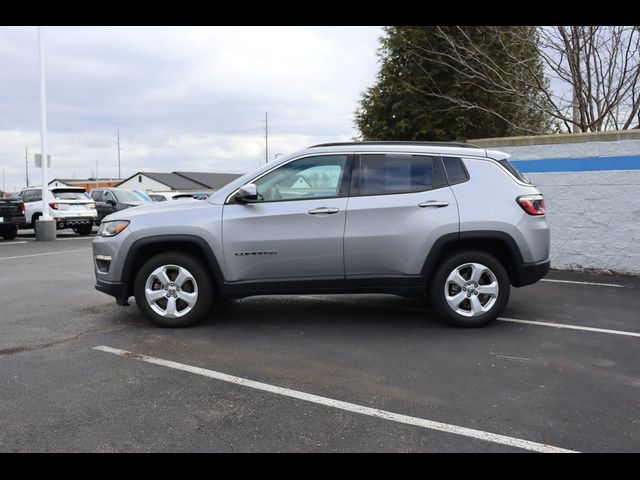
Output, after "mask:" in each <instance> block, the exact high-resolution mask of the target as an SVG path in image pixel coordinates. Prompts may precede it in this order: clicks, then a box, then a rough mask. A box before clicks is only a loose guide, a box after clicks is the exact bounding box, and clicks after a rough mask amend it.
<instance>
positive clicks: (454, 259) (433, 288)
mask: <svg viewBox="0 0 640 480" xmlns="http://www.w3.org/2000/svg"><path fill="white" fill-rule="evenodd" d="M467 263H477V264H482V265H484V266H486V267H487V268H488V269H489V270H490V271H491V272H492V273H493V275H494V276H495V279H496V281H497V283H498V294H497V298H496V299H495V301H494V302H493V305H492V306H491V307H490V309H489V310H488V311H487V312H486V313H483V314H480V315H477V316H473V317H468V316H465V315H463V314H460V313H458V312H456V311H454V310H453V308H451V307H450V306H449V304H448V303H447V299H446V297H445V285H446V283H447V278H448V277H449V274H450V273H452V272H453V271H454V270H455V269H456V268H457V267H459V266H461V265H464V264H467ZM463 278H464V277H463ZM487 278H488V277H483V279H485V280H484V281H486V279H487ZM429 283H430V287H429V297H430V299H431V303H432V305H433V308H434V309H435V311H436V313H437V314H438V316H439V317H441V318H442V319H443V320H445V321H446V322H447V323H449V324H450V325H453V326H456V327H467V328H477V327H484V326H485V325H488V324H489V323H491V322H493V321H494V320H495V319H496V318H498V316H500V314H501V313H502V312H503V311H504V309H505V307H506V306H507V303H508V302H509V294H510V289H511V285H510V282H509V275H508V274H507V271H506V270H505V268H504V266H503V265H502V264H501V263H500V262H499V261H498V260H497V259H496V258H495V257H493V256H492V255H489V254H487V253H485V252H482V251H476V250H472V251H468V252H460V253H456V254H453V255H452V256H450V257H448V258H447V259H445V260H444V261H443V262H442V263H441V264H440V265H439V266H438V268H437V270H436V272H435V273H434V275H433V277H432V279H431V281H430V282H429ZM448 288H454V289H455V286H453V285H451V287H448ZM471 288H473V285H472V286H471ZM453 293H456V291H455V290H453V292H451V291H450V295H453ZM471 295H473V294H471ZM478 298H482V299H483V300H484V301H485V305H488V302H489V300H485V298H489V297H483V295H479V296H478ZM463 302H464V300H463ZM467 302H468V301H467ZM461 305H462V306H463V308H462V310H465V308H468V310H469V311H470V310H471V305H470V304H469V303H466V304H464V303H463V304H461Z"/></svg>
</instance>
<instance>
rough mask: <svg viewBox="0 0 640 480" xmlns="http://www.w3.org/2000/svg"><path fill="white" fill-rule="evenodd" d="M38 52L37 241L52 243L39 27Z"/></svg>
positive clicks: (45, 96)
mask: <svg viewBox="0 0 640 480" xmlns="http://www.w3.org/2000/svg"><path fill="white" fill-rule="evenodd" d="M38 52H39V56H40V149H41V152H40V154H41V159H42V216H41V217H40V218H39V219H38V220H37V221H36V224H35V225H34V228H35V230H36V240H41V241H50V240H55V239H56V224H55V222H54V221H53V219H52V218H51V215H49V203H48V200H49V199H48V197H47V192H48V191H49V188H48V187H49V185H48V183H47V159H48V155H47V88H46V82H45V69H44V47H43V44H42V33H41V31H40V27H38Z"/></svg>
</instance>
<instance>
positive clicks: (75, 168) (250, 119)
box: [0, 27, 382, 191]
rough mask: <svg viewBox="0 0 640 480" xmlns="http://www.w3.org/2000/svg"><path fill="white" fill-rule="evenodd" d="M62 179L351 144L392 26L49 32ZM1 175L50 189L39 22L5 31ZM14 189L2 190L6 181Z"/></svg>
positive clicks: (53, 142) (220, 165) (230, 163)
mask: <svg viewBox="0 0 640 480" xmlns="http://www.w3.org/2000/svg"><path fill="white" fill-rule="evenodd" d="M43 33H44V41H45V58H46V73H47V107H48V122H49V151H50V153H51V155H52V157H53V164H54V165H53V168H52V169H51V171H50V177H51V178H54V177H61V178H73V177H75V178H86V177H88V176H90V175H92V174H93V173H94V171H95V168H96V167H95V165H96V161H97V162H98V173H99V175H100V176H101V177H103V176H107V177H108V176H115V177H117V174H118V161H117V147H116V131H117V130H119V131H120V142H121V148H122V150H121V162H122V176H123V177H127V176H129V175H131V174H133V173H135V172H136V171H139V170H148V171H172V170H191V171H218V172H245V171H248V170H251V169H253V168H255V167H257V166H258V165H260V164H261V162H262V163H263V162H264V161H265V159H264V157H265V141H264V113H265V111H268V112H269V157H270V159H273V158H274V155H275V154H276V153H284V154H287V153H292V152H294V151H296V150H298V149H301V148H304V147H306V146H308V145H311V144H313V143H318V142H326V141H341V140H342V141H344V140H350V139H351V137H353V136H354V135H355V134H356V131H355V129H354V127H353V111H354V110H355V108H356V106H357V103H358V100H359V98H360V93H361V92H362V91H363V90H365V89H366V88H367V87H368V86H370V85H371V84H372V83H373V82H374V78H375V74H376V72H377V68H378V65H377V58H376V49H377V46H378V41H377V40H378V37H379V36H380V35H381V34H382V29H381V27H202V28H197V27H175V28H169V27H45V28H44V29H43ZM0 65H1V66H2V67H1V68H0V168H3V167H4V169H5V174H6V188H7V190H8V191H13V190H15V189H16V188H21V187H23V186H24V183H25V165H24V164H25V161H24V155H25V147H28V149H29V152H30V154H29V156H30V169H29V177H30V183H33V182H34V180H37V181H38V183H40V180H39V179H40V170H39V169H35V168H34V167H33V157H32V155H31V154H32V152H36V151H39V150H40V91H39V77H38V43H37V29H36V27H0ZM0 188H1V185H0Z"/></svg>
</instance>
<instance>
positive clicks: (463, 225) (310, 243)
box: [93, 142, 550, 327]
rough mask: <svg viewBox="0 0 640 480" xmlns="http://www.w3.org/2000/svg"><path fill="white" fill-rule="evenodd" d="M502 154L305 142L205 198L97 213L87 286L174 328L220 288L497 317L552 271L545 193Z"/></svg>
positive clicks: (474, 319)
mask: <svg viewBox="0 0 640 480" xmlns="http://www.w3.org/2000/svg"><path fill="white" fill-rule="evenodd" d="M508 157H509V156H508V155H507V154H505V153H502V152H498V151H492V150H485V149H482V148H478V147H475V146H473V145H468V144H452V143H436V142H358V143H332V144H323V145H315V146H312V147H309V148H307V149H305V150H302V151H300V152H297V153H295V154H293V155H289V156H287V157H284V158H280V159H278V160H277V161H275V162H273V163H269V164H267V165H264V166H263V167H261V168H259V169H258V170H256V171H254V172H251V173H248V174H246V175H244V176H242V177H240V178H238V179H237V180H235V181H233V182H232V183H230V184H228V185H227V186H225V187H223V188H221V189H220V190H219V191H217V192H215V193H213V194H212V195H211V196H209V197H208V198H207V199H206V200H205V201H197V200H187V201H183V202H162V203H154V204H151V205H149V206H143V207H134V208H130V209H127V210H124V211H120V212H116V213H113V214H111V215H109V216H107V217H106V218H105V219H104V220H103V222H102V224H101V225H100V230H99V232H98V233H99V235H98V237H96V238H95V239H94V240H93V256H94V265H95V274H96V278H97V283H96V288H97V289H98V290H100V291H101V292H104V293H107V294H109V295H112V296H114V297H115V298H116V300H117V303H118V304H119V305H128V299H129V297H131V296H134V297H135V300H136V304H137V305H138V308H139V309H140V310H141V311H142V312H143V313H144V314H145V315H146V316H147V317H148V318H149V319H150V320H151V321H153V322H154V323H155V324H157V325H159V326H163V327H183V326H187V325H191V324H193V323H195V322H197V321H199V320H201V319H202V318H204V317H205V316H206V315H207V313H208V312H209V310H210V308H211V307H212V305H213V303H215V302H216V301H219V300H222V299H225V298H239V297H246V296H250V295H272V294H329V293H331V294H336V293H349V294H352V293H392V294H397V295H403V296H424V295H428V296H429V298H430V300H431V305H432V306H433V308H434V309H435V311H436V312H437V314H438V315H439V316H440V317H442V318H443V319H445V320H447V321H448V322H450V323H451V324H453V325H456V326H462V327H479V326H483V325H486V324H488V323H489V322H491V321H492V320H494V319H495V318H496V317H497V316H498V315H500V313H501V312H502V311H503V309H504V308H505V306H506V304H507V302H508V300H509V291H510V286H511V285H512V286H514V287H521V286H524V285H529V284H532V283H534V282H536V281H538V280H539V279H540V278H542V277H543V276H544V275H545V274H546V273H547V271H548V270H549V240H550V239H549V226H548V224H547V221H546V218H545V206H544V200H543V197H542V195H541V194H540V192H539V191H538V190H537V189H536V188H535V187H534V186H532V185H531V184H530V183H529V182H528V181H527V179H526V178H525V177H523V176H522V175H521V174H520V173H519V172H518V171H517V170H516V169H515V168H514V167H513V166H512V165H511V164H510V163H509V161H508Z"/></svg>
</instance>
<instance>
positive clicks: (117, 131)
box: [116, 130, 122, 179]
mask: <svg viewBox="0 0 640 480" xmlns="http://www.w3.org/2000/svg"><path fill="white" fill-rule="evenodd" d="M116 133H117V135H118V178H119V179H120V178H122V176H121V175H120V130H116Z"/></svg>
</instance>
